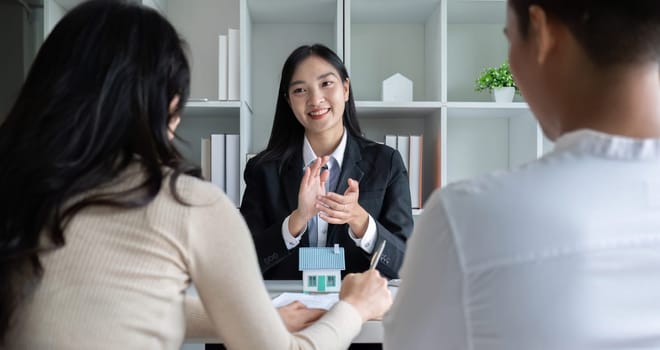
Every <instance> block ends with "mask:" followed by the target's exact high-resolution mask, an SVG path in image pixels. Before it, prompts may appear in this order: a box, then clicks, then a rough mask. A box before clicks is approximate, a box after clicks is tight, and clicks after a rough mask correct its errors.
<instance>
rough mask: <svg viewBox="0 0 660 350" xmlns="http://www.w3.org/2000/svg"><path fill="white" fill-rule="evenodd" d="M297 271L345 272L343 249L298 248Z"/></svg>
mask: <svg viewBox="0 0 660 350" xmlns="http://www.w3.org/2000/svg"><path fill="white" fill-rule="evenodd" d="M299 250H300V260H299V261H298V270H300V271H304V270H345V269H346V262H345V259H344V248H337V253H335V248H333V247H303V248H300V249H299Z"/></svg>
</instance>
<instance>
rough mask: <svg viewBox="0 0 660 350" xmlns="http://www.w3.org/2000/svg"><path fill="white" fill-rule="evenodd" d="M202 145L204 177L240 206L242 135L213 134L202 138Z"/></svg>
mask: <svg viewBox="0 0 660 350" xmlns="http://www.w3.org/2000/svg"><path fill="white" fill-rule="evenodd" d="M201 147H202V150H201V158H202V159H201V164H202V177H204V178H205V179H209V180H210V181H211V182H212V183H213V184H214V185H216V186H218V187H219V188H220V189H222V190H223V191H224V192H225V193H226V194H227V197H229V199H230V200H231V201H232V202H233V203H234V204H235V205H236V207H238V206H239V205H240V199H241V163H240V159H241V158H240V157H241V155H240V154H241V152H240V135H238V134H211V137H210V138H202V141H201ZM207 176H208V177H207Z"/></svg>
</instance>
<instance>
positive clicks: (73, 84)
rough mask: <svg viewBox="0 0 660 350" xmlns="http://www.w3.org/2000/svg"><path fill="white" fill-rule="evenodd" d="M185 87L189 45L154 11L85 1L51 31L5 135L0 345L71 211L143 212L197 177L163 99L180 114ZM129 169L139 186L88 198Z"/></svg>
mask: <svg viewBox="0 0 660 350" xmlns="http://www.w3.org/2000/svg"><path fill="white" fill-rule="evenodd" d="M189 82H190V69H189V66H188V61H187V58H186V52H185V51H184V44H183V42H182V40H181V39H180V37H179V35H178V34H177V32H176V31H175V29H174V28H173V27H172V25H170V24H169V23H168V22H167V20H166V19H164V18H163V17H162V16H161V15H160V14H158V13H157V12H156V11H154V10H151V9H148V8H145V7H142V6H139V5H135V4H131V3H129V2H128V1H117V0H115V1H110V0H105V1H87V2H84V3H83V4H81V5H80V6H78V7H76V8H74V9H73V10H71V11H70V12H69V13H68V14H67V15H66V16H64V18H62V20H61V21H60V22H59V23H58V24H57V26H56V27H55V28H54V29H53V31H52V33H51V34H50V35H49V36H48V38H47V39H46V41H45V42H44V43H43V45H42V47H41V49H40V50H39V53H38V55H37V57H36V59H35V61H34V63H33V65H32V67H31V69H30V72H29V74H28V76H27V78H26V81H25V83H24V85H23V87H22V89H21V91H20V94H19V96H18V98H17V100H16V102H15V104H14V105H13V107H12V109H11V110H10V112H9V114H8V116H7V118H6V120H5V122H4V123H3V124H2V125H0V194H1V195H2V201H0V343H2V340H3V339H4V337H5V335H6V333H7V331H8V329H9V328H10V326H11V321H12V314H13V312H14V310H15V309H16V307H17V306H18V305H19V303H20V302H21V301H22V300H23V299H24V298H25V296H26V293H27V292H26V290H28V289H29V286H30V285H32V284H33V283H35V282H38V281H39V279H40V277H41V275H42V274H43V267H42V265H41V262H40V259H39V253H41V252H43V251H44V250H45V249H57V248H59V247H62V246H64V244H65V241H66V237H65V235H64V230H65V228H66V225H67V223H68V222H70V220H71V218H72V217H73V216H74V215H76V213H78V212H79V211H80V210H82V209H84V208H86V207H89V206H94V205H103V206H112V207H118V208H135V207H140V206H145V205H147V204H148V203H149V202H151V201H152V200H153V198H154V197H155V196H156V195H157V194H158V192H159V191H160V189H161V184H162V181H163V179H164V178H165V177H166V176H167V175H168V173H171V174H172V177H171V181H170V183H169V186H170V187H171V188H172V189H173V190H174V185H175V182H176V179H177V177H178V176H179V175H180V174H183V173H185V174H191V175H198V174H199V169H197V168H195V167H193V166H191V165H188V164H187V163H186V162H185V161H184V160H183V157H182V156H181V155H180V154H179V152H178V151H177V150H176V149H175V148H174V146H173V145H172V143H171V142H170V140H169V139H168V123H169V121H170V119H171V118H172V117H173V116H174V115H173V114H170V112H169V104H170V101H172V99H173V98H174V97H175V96H177V95H178V96H179V97H180V100H179V104H178V106H177V112H176V113H175V114H177V113H178V112H180V111H181V109H182V108H183V106H184V105H185V101H186V99H187V97H188V92H189ZM135 162H137V163H138V164H139V165H140V167H141V168H142V170H143V173H144V181H142V182H141V183H140V184H139V185H138V186H136V187H135V188H132V189H130V190H128V191H125V192H122V193H104V194H96V195H93V196H91V195H87V196H85V195H84V193H85V192H87V191H89V190H91V189H94V188H97V187H99V186H100V185H102V184H105V183H108V182H110V181H111V180H113V179H115V178H117V177H118V176H119V174H120V173H121V172H122V171H124V170H125V169H126V168H127V167H128V166H129V165H131V164H134V163H135ZM168 168H169V169H168ZM166 169H168V170H166ZM174 193H176V192H174ZM177 199H178V200H180V197H179V196H178V195H177ZM44 242H46V244H45V245H48V246H50V248H45V247H44Z"/></svg>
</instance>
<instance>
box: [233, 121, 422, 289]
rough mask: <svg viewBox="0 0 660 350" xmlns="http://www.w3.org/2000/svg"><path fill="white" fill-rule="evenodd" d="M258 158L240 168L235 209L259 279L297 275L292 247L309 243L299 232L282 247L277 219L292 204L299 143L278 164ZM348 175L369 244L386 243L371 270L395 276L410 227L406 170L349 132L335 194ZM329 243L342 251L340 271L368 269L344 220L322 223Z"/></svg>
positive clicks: (392, 154) (390, 154)
mask: <svg viewBox="0 0 660 350" xmlns="http://www.w3.org/2000/svg"><path fill="white" fill-rule="evenodd" d="M258 157H259V156H257V157H254V158H252V159H250V161H248V163H247V166H246V168H245V175H244V176H245V183H246V185H247V187H246V189H245V194H244V196H243V202H242V203H241V213H242V214H243V217H244V218H245V220H246V222H247V224H248V226H249V227H250V231H251V232H252V236H253V238H254V243H255V246H256V249H257V256H258V258H259V265H260V267H261V271H262V273H263V276H264V278H265V279H301V278H302V273H301V272H300V271H298V248H299V247H308V246H309V239H308V235H307V234H305V235H303V237H302V239H301V241H300V244H299V245H298V246H297V247H296V248H294V249H291V250H288V249H287V248H286V245H285V243H284V240H283V239H282V222H284V219H285V218H286V217H287V216H289V215H290V214H291V212H292V211H293V210H295V209H296V208H297V207H298V189H299V188H300V181H301V179H302V175H303V159H302V145H301V146H300V148H299V150H298V151H297V152H296V153H295V154H294V155H293V157H291V160H290V161H289V162H287V163H286V164H282V166H281V168H280V162H279V161H267V162H258ZM257 163H259V164H257ZM349 178H352V179H354V180H357V181H358V182H359V187H360V196H359V198H358V202H359V203H360V205H361V206H362V207H363V208H364V209H365V210H366V211H367V212H368V213H369V214H370V215H371V216H372V217H373V218H374V221H375V222H376V226H377V233H376V235H377V237H376V245H375V247H378V245H379V244H380V242H381V241H382V240H386V241H387V244H386V246H385V250H384V252H383V255H382V256H381V258H380V261H379V263H378V266H377V268H378V270H379V271H380V272H381V273H382V274H383V275H384V276H386V277H389V278H397V277H398V272H399V268H401V263H402V262H403V255H404V252H405V250H406V240H407V239H408V237H410V234H411V233H412V228H413V219H412V209H411V205H410V188H409V185H408V172H407V171H406V169H405V167H404V165H403V161H402V159H401V156H400V154H399V152H397V151H396V150H394V149H392V148H390V147H387V146H384V145H380V144H378V143H375V142H371V141H367V140H363V139H357V138H355V137H352V136H351V135H350V134H349V135H348V137H347V140H346V151H345V153H344V160H343V163H342V170H341V174H340V177H339V182H338V183H337V191H336V192H337V193H344V192H345V191H346V188H348V182H347V181H348V179H349ZM335 243H339V245H340V246H342V247H344V251H345V254H346V271H343V273H342V275H344V274H346V273H350V272H363V271H365V270H366V269H368V268H369V261H370V259H371V255H370V254H368V253H366V252H365V251H364V250H362V248H360V247H358V246H357V245H356V244H355V242H354V241H353V240H352V239H351V238H350V237H349V235H348V225H347V224H344V225H328V239H327V246H333V245H334V244H335ZM374 251H375V248H374Z"/></svg>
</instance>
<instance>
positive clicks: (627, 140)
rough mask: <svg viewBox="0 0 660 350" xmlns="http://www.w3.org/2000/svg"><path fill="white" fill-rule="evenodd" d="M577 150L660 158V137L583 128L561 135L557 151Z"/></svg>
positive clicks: (601, 154) (603, 154) (642, 157)
mask: <svg viewBox="0 0 660 350" xmlns="http://www.w3.org/2000/svg"><path fill="white" fill-rule="evenodd" d="M565 150H576V151H578V152H581V153H585V154H592V155H596V156H602V157H605V158H612V159H657V158H660V139H635V138H631V137H625V136H619V135H611V134H606V133H603V132H599V131H595V130H590V129H581V130H575V131H571V132H568V133H565V134H563V135H562V136H560V137H559V138H558V139H557V140H556V142H555V151H565Z"/></svg>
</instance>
